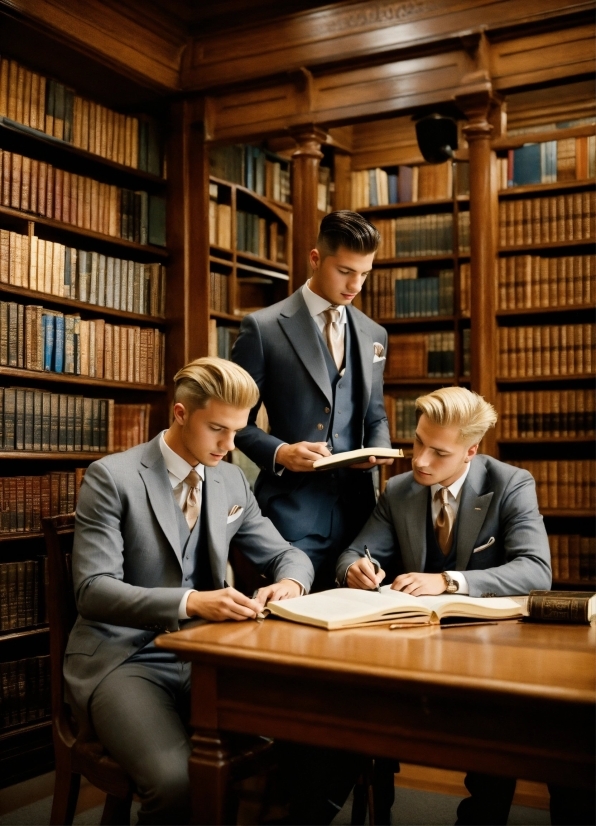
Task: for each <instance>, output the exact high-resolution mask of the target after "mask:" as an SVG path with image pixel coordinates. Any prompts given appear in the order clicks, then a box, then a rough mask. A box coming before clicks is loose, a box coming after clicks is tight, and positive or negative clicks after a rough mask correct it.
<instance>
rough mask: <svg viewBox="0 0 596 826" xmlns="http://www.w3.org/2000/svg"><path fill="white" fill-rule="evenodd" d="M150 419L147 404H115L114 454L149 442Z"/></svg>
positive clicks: (149, 406) (113, 427)
mask: <svg viewBox="0 0 596 826" xmlns="http://www.w3.org/2000/svg"><path fill="white" fill-rule="evenodd" d="M150 417H151V405H150V404H149V403H145V404H140V403H138V402H137V403H135V404H115V405H114V417H113V426H112V430H113V434H114V435H113V444H112V449H113V451H114V453H119V452H120V451H122V450H128V449H129V448H130V447H136V445H141V444H143V443H144V442H147V441H149V425H150Z"/></svg>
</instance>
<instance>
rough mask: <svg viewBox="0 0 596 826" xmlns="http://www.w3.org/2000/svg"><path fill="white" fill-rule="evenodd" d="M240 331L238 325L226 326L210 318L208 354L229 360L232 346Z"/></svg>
mask: <svg viewBox="0 0 596 826" xmlns="http://www.w3.org/2000/svg"><path fill="white" fill-rule="evenodd" d="M238 333H239V328H238V327H226V326H225V325H224V324H218V323H217V321H216V320H215V319H214V318H211V319H210V320H209V342H208V355H210V356H219V358H222V359H228V360H229V359H230V358H231V357H232V347H233V346H234V342H235V341H236V339H237V338H238Z"/></svg>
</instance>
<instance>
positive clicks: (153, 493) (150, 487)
mask: <svg viewBox="0 0 596 826" xmlns="http://www.w3.org/2000/svg"><path fill="white" fill-rule="evenodd" d="M160 438H161V436H156V437H155V439H152V440H151V441H150V442H149V443H148V444H147V450H146V451H145V453H144V455H143V458H142V459H141V467H140V469H139V473H140V474H141V478H142V479H143V482H144V484H145V488H146V490H147V496H148V498H149V503H150V505H151V508H152V509H153V513H154V514H155V518H156V519H157V521H158V522H159V525H160V527H161V529H162V531H163V532H164V534H165V537H166V539H167V540H168V542H169V543H170V545H171V546H172V549H173V551H174V553H175V554H176V556H177V558H178V562H179V563H180V567H182V552H181V549H180V534H179V532H178V523H177V521H176V510H175V508H176V503H175V501H174V498H173V496H172V485H171V483H170V479H169V476H168V471H167V469H166V465H165V462H164V460H163V456H162V454H161V450H160V449H159V439H160Z"/></svg>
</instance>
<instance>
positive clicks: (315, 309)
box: [302, 278, 347, 324]
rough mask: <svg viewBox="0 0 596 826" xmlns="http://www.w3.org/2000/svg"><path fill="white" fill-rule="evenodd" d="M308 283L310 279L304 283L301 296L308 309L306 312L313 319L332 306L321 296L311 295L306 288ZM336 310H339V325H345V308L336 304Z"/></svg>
mask: <svg viewBox="0 0 596 826" xmlns="http://www.w3.org/2000/svg"><path fill="white" fill-rule="evenodd" d="M309 283H310V278H309V279H308V281H307V282H306V284H305V285H304V286H303V287H302V296H303V298H304V302H305V304H306V306H307V308H308V312H309V313H310V314H311V316H312V317H313V318H314V317H315V316H316V315H320V314H321V313H324V312H325V310H327V309H328V308H329V307H331V306H332V305H331V304H330V303H329V302H328V301H327V299H326V298H322V296H320V295H317V294H316V293H313V291H312V290H311V289H310V287H309V286H308V285H309ZM337 309H338V310H339V319H338V323H339V324H345V323H346V322H347V317H346V308H345V306H344V305H343V304H338V305H337Z"/></svg>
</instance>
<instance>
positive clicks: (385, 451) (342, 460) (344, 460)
mask: <svg viewBox="0 0 596 826" xmlns="http://www.w3.org/2000/svg"><path fill="white" fill-rule="evenodd" d="M403 455H404V453H403V450H401V449H400V448H393V447H361V448H358V450H346V451H344V452H343V453H336V454H335V455H334V456H324V457H323V458H322V459H317V461H316V462H313V468H314V470H330V469H333V468H337V467H343V466H345V465H355V464H359V463H360V462H367V461H368V459H369V457H370V456H374V457H375V458H377V459H399V458H401V457H403Z"/></svg>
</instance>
